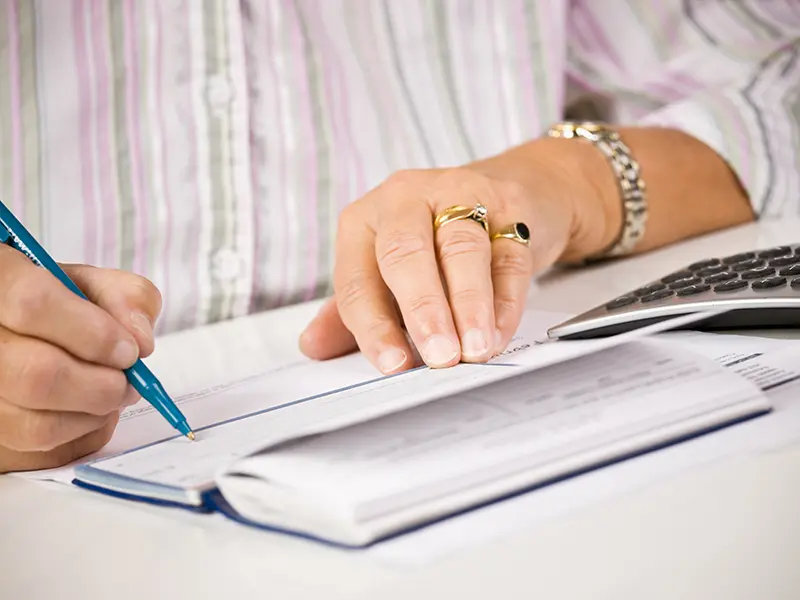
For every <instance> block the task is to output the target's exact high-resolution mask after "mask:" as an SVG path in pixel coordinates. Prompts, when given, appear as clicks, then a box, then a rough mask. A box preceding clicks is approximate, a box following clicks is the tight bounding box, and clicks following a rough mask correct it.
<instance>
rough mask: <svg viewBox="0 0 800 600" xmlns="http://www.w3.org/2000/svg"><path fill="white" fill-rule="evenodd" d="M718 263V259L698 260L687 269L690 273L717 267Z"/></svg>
mask: <svg viewBox="0 0 800 600" xmlns="http://www.w3.org/2000/svg"><path fill="white" fill-rule="evenodd" d="M720 262H722V261H720V259H718V258H708V259H706V260H699V261H697V262H696V263H692V264H690V265H689V267H688V269H689V270H690V271H699V270H700V269H706V268H708V267H714V266H717V265H719V264H720Z"/></svg>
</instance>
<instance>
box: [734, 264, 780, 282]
mask: <svg viewBox="0 0 800 600" xmlns="http://www.w3.org/2000/svg"><path fill="white" fill-rule="evenodd" d="M773 273H775V269H773V268H772V267H758V268H757V269H750V270H749V271H745V272H744V273H739V276H740V277H741V278H742V279H745V280H747V279H758V278H759V277H766V276H767V275H772V274H773Z"/></svg>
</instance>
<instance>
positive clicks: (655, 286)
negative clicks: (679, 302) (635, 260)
mask: <svg viewBox="0 0 800 600" xmlns="http://www.w3.org/2000/svg"><path fill="white" fill-rule="evenodd" d="M666 287H667V286H666V285H664V284H663V283H651V284H650V285H646V286H644V287H640V288H639V289H638V290H634V291H633V293H634V294H636V295H637V296H647V295H648V294H652V293H653V292H657V291H658V290H663V289H666Z"/></svg>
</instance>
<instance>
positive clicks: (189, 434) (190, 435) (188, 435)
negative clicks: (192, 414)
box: [186, 431, 194, 441]
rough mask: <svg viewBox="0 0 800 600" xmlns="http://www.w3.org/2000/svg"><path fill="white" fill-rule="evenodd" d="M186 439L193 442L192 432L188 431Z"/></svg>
mask: <svg viewBox="0 0 800 600" xmlns="http://www.w3.org/2000/svg"><path fill="white" fill-rule="evenodd" d="M186 437H187V438H189V439H190V440H192V441H194V432H193V431H190V432H189V433H187V434H186Z"/></svg>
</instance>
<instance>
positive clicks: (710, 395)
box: [74, 339, 771, 548]
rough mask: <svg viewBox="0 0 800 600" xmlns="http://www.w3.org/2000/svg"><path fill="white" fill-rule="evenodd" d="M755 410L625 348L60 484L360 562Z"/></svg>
mask: <svg viewBox="0 0 800 600" xmlns="http://www.w3.org/2000/svg"><path fill="white" fill-rule="evenodd" d="M559 343H560V342H559ZM542 352H545V353H546V352H548V351H547V350H542ZM260 385H262V386H266V387H268V386H269V378H267V379H265V380H264V381H263V382H262V383H261V384H260ZM266 387H262V388H259V387H258V386H255V387H253V386H251V387H250V388H246V389H245V390H244V391H243V390H242V389H241V388H240V389H238V390H236V391H235V393H236V394H238V396H232V395H229V396H226V394H233V393H234V392H230V391H228V392H226V391H224V390H223V391H222V392H219V393H218V394H217V395H216V396H215V395H214V394H212V395H210V396H209V397H208V398H207V400H208V401H209V402H211V403H213V402H219V403H221V404H224V403H228V402H232V401H234V400H237V401H238V400H241V399H242V397H243V396H246V395H247V394H252V395H254V396H255V397H258V395H259V394H260V393H261V392H259V389H261V390H262V392H263V390H264V389H266ZM248 390H249V391H248ZM770 410H771V406H770V403H769V400H768V399H767V397H766V396H765V395H764V394H763V393H762V391H761V390H760V389H759V388H758V387H756V386H755V385H754V384H753V383H751V382H750V381H748V380H747V379H745V378H743V377H740V376H739V375H737V374H736V373H733V372H731V371H730V370H728V369H726V368H725V367H724V366H722V365H720V364H718V363H717V362H715V361H714V360H712V359H710V358H707V357H703V356H699V355H693V354H692V353H691V351H690V350H689V349H687V348H685V347H681V346H679V345H676V344H675V343H674V342H669V343H667V342H664V341H661V340H658V339H645V340H635V341H632V342H629V343H625V344H620V345H618V346H616V347H606V348H605V349H604V350H603V351H601V352H594V353H592V354H589V355H585V356H580V357H578V358H573V359H571V360H562V361H560V362H559V361H550V363H548V361H539V362H537V364H536V366H535V367H531V366H527V367H526V366H520V365H510V364H494V365H459V366H457V367H454V368H452V369H444V370H429V369H417V370H414V371H411V372H408V373H404V374H402V375H397V376H392V377H384V378H380V379H376V380H373V381H368V382H365V383H362V384H358V385H354V386H351V387H346V388H341V389H337V390H335V391H332V392H329V393H325V394H320V395H315V396H310V397H306V398H295V399H291V398H290V399H288V400H287V401H286V402H283V403H276V404H273V405H271V406H269V407H266V408H263V409H261V410H256V411H252V412H248V413H246V414H241V415H238V416H236V417H235V418H229V419H224V420H220V421H219V422H215V423H212V424H210V425H208V426H206V427H199V428H197V429H196V430H195V431H196V433H197V441H195V442H190V441H188V440H186V439H185V438H181V437H180V436H175V437H171V438H168V439H164V440H160V441H157V442H154V443H150V444H147V445H145V446H142V447H139V448H135V449H132V450H129V451H127V452H123V453H120V454H117V455H114V456H110V457H106V458H103V459H100V460H96V461H94V462H91V463H88V464H84V465H82V466H79V467H78V468H77V471H76V475H75V479H74V483H75V485H78V486H80V487H82V488H85V489H88V490H93V491H97V492H102V493H105V494H110V495H114V496H117V497H120V498H125V499H129V500H137V501H144V502H150V503H153V504H159V505H163V506H165V507H178V508H184V509H189V510H194V511H199V512H219V513H222V514H223V515H225V516H226V517H228V518H230V519H232V520H234V521H237V522H239V523H241V524H245V525H248V526H253V527H259V528H263V529H266V530H270V531H275V532H282V533H287V534H291V535H297V536H303V537H306V538H309V539H313V540H317V541H321V542H324V543H328V544H334V545H337V546H341V547H347V548H364V547H367V546H370V545H372V544H375V543H376V542H379V541H381V540H385V539H387V538H391V537H394V536H398V535H403V534H405V533H408V532H410V531H413V530H416V529H418V528H421V527H426V526H427V525H429V524H431V523H434V522H437V521H440V520H442V519H448V518H454V517H456V516H457V515H459V514H461V513H463V512H465V511H471V510H475V509H477V508H479V507H481V506H484V505H486V504H488V503H493V502H497V501H500V500H502V499H504V498H507V497H509V496H514V495H518V494H522V493H534V494H535V493H536V490H537V489H538V488H540V487H542V486H546V485H549V484H551V483H553V482H555V481H559V480H563V479H565V478H568V477H574V476H578V475H580V474H582V473H585V472H587V471H590V470H593V469H597V468H602V467H604V466H606V465H609V464H612V463H615V462H618V461H622V460H627V459H630V458H631V457H634V456H639V455H645V454H647V453H649V452H653V451H657V450H659V449H661V448H664V447H666V446H669V445H672V444H676V443H680V442H682V441H684V440H687V439H689V438H693V437H696V436H699V435H704V434H708V433H709V432H712V431H714V430H716V429H719V428H722V427H727V426H730V425H732V424H734V423H738V422H740V421H743V420H746V419H750V418H753V417H757V416H759V415H763V414H765V413H767V412H769V411H770ZM187 416H189V417H190V418H192V419H193V420H196V419H195V417H194V416H193V415H192V414H191V411H190V410H189V409H187Z"/></svg>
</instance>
